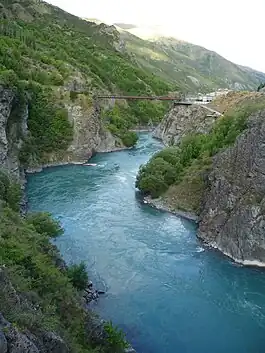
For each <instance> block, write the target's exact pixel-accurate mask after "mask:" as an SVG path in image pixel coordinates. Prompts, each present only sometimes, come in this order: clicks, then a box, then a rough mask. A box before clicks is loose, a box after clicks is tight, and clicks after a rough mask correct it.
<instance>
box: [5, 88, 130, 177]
mask: <svg viewBox="0 0 265 353" xmlns="http://www.w3.org/2000/svg"><path fill="white" fill-rule="evenodd" d="M87 100H88V99H87V97H85V96H82V95H80V96H79V97H78V99H76V100H75V101H74V102H72V101H71V100H70V99H68V100H64V107H65V109H66V110H67V113H68V119H69V121H70V124H71V126H72V128H73V138H72V141H71V142H70V143H69V146H68V147H67V148H66V149H65V150H57V151H54V152H51V153H46V154H45V157H44V162H43V163H39V162H38V161H34V158H32V159H31V163H30V166H29V168H28V171H29V172H32V171H36V170H40V169H42V167H46V166H51V165H58V164H67V163H71V162H84V161H87V160H88V159H89V158H90V157H91V156H92V154H93V153H96V152H110V151H114V150H118V149H121V148H124V145H123V144H122V142H121V140H120V139H119V138H117V137H116V138H115V137H114V136H113V135H112V134H111V133H110V132H109V131H108V130H107V129H106V128H105V127H104V126H103V123H102V121H101V119H100V107H99V106H97V105H95V104H93V102H91V101H90V104H87ZM28 104H29V103H28V101H27V99H25V97H24V99H22V97H21V96H20V95H19V94H18V91H17V90H16V89H15V88H13V89H10V88H4V87H3V86H0V166H1V167H4V168H6V169H8V170H9V171H10V172H11V173H12V174H13V175H15V176H16V177H19V176H23V175H24V172H23V168H21V163H20V160H19V151H20V149H21V147H22V145H23V141H24V140H25V139H26V138H27V137H28V136H30V131H29V130H28V126H27V119H28V113H29V111H28V110H29V107H28Z"/></svg>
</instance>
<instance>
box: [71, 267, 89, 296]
mask: <svg viewBox="0 0 265 353" xmlns="http://www.w3.org/2000/svg"><path fill="white" fill-rule="evenodd" d="M67 275H68V277H69V279H70V282H71V283H72V285H73V286H74V287H75V288H76V289H78V290H84V289H85V288H86V286H87V282H88V275H87V272H86V265H85V263H84V262H81V263H80V264H79V265H72V266H69V267H68V269H67Z"/></svg>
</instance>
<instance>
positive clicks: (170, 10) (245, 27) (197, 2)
mask: <svg viewBox="0 0 265 353" xmlns="http://www.w3.org/2000/svg"><path fill="white" fill-rule="evenodd" d="M48 2H50V3H52V4H54V5H57V6H59V7H61V8H62V9H64V10H66V11H68V12H70V13H72V14H74V15H77V16H80V17H87V18H98V19H100V20H102V21H107V22H111V23H113V22H125V23H133V24H137V25H143V24H144V25H161V26H163V27H165V28H166V29H167V31H168V32H169V33H170V34H171V35H172V36H175V37H177V38H178V39H183V40H186V41H189V42H191V43H194V44H199V45H202V46H204V47H206V48H207V49H211V50H214V51H216V52H218V53H219V54H221V55H222V56H224V57H226V58H227V59H229V60H231V61H234V62H235V63H237V64H242V65H246V66H250V67H252V68H254V69H257V70H260V71H263V72H265V49H264V16H265V0H251V1H250V0H245V1H244V0H218V1H216V0H180V1H178V0H163V1H158V0H157V1H154V0H127V1H126V0H125V1H124V0H92V1H88V0H48ZM244 2H245V4H244ZM155 3H156V4H157V5H155Z"/></svg>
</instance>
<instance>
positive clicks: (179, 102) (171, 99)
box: [95, 95, 192, 105]
mask: <svg viewBox="0 0 265 353" xmlns="http://www.w3.org/2000/svg"><path fill="white" fill-rule="evenodd" d="M95 98H96V99H129V100H160V101H174V103H175V104H177V105H191V104H192V102H188V101H180V100H179V98H176V97H168V96H110V95H100V96H96V97H95Z"/></svg>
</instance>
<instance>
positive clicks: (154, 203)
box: [144, 196, 199, 223]
mask: <svg viewBox="0 0 265 353" xmlns="http://www.w3.org/2000/svg"><path fill="white" fill-rule="evenodd" d="M144 203H146V204H148V205H149V206H151V207H154V208H156V209H157V210H161V211H165V212H169V213H172V214H174V215H175V216H178V217H182V218H185V219H187V220H189V221H193V222H195V223H198V222H199V217H198V216H197V215H196V214H194V213H191V212H185V211H181V210H174V209H172V208H171V207H170V206H169V205H167V204H166V203H165V202H164V201H163V200H162V198H161V197H160V198H158V199H152V198H151V197H150V196H145V197H144Z"/></svg>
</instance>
